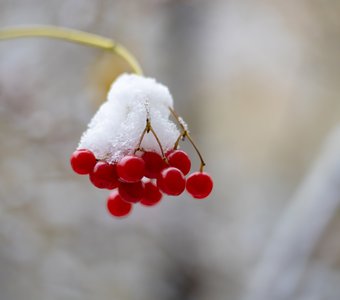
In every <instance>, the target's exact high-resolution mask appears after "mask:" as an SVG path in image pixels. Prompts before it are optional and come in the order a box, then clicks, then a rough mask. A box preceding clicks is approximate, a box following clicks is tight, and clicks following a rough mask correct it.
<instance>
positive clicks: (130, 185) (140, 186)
mask: <svg viewBox="0 0 340 300" xmlns="http://www.w3.org/2000/svg"><path fill="white" fill-rule="evenodd" d="M135 152H137V151H135ZM141 153H142V154H141V155H140V156H138V155H136V154H132V155H127V156H125V157H123V158H122V159H121V160H120V161H118V162H116V163H113V164H110V163H108V162H106V161H103V160H98V159H96V157H95V155H94V154H93V153H92V152H91V151H90V150H86V149H79V150H76V151H75V152H74V153H73V154H72V155H71V159H70V162H71V166H72V169H73V170H74V172H76V173H77V174H81V175H84V174H87V175H89V178H90V181H91V183H92V184H93V185H94V186H95V187H97V188H100V189H108V190H112V192H111V193H110V195H109V197H108V200H107V208H108V211H109V212H110V213H111V214H112V215H113V216H115V217H124V216H126V215H128V214H129V213H130V212H131V210H132V206H133V204H135V203H138V202H139V203H141V204H142V205H144V206H153V205H155V204H157V203H159V202H160V201H161V199H162V196H163V194H166V195H170V196H178V195H180V194H182V193H183V192H184V190H185V189H186V190H187V192H188V193H189V194H190V195H191V196H192V197H194V198H196V199H203V198H206V197H207V196H208V195H209V194H210V192H211V190H212V187H213V181H212V179H211V177H210V175H208V174H207V173H205V172H203V171H202V170H201V171H199V172H194V173H192V174H190V175H189V176H188V177H187V178H186V177H185V176H186V175H188V173H189V172H190V168H191V161H190V158H189V156H188V155H187V153H185V152H184V151H182V150H177V149H173V150H171V151H168V152H167V153H166V154H165V155H164V157H162V156H161V155H159V154H158V153H156V152H151V151H142V152H141Z"/></svg>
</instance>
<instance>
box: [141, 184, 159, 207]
mask: <svg viewBox="0 0 340 300" xmlns="http://www.w3.org/2000/svg"><path fill="white" fill-rule="evenodd" d="M162 196H163V195H162V193H161V192H160V190H159V188H158V187H157V186H156V185H155V184H153V183H152V182H151V181H149V182H146V183H145V184H144V197H143V198H142V200H141V201H140V203H141V204H143V205H145V206H153V205H155V204H157V203H158V202H159V201H161V199H162Z"/></svg>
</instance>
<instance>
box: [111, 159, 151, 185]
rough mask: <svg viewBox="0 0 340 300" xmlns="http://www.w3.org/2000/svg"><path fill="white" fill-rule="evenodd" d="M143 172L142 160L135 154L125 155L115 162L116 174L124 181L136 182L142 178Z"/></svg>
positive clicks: (143, 163) (143, 164)
mask: <svg viewBox="0 0 340 300" xmlns="http://www.w3.org/2000/svg"><path fill="white" fill-rule="evenodd" d="M144 172H145V162H144V160H143V159H142V158H140V157H138V156H135V155H127V156H125V157H123V158H122V159H121V160H120V161H119V162H118V164H117V173H118V176H119V178H120V179H121V180H122V181H124V182H137V181H139V180H141V179H142V178H143V176H144Z"/></svg>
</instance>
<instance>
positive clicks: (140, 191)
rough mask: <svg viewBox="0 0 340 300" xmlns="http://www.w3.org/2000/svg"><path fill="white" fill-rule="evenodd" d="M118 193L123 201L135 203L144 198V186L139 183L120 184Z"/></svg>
mask: <svg viewBox="0 0 340 300" xmlns="http://www.w3.org/2000/svg"><path fill="white" fill-rule="evenodd" d="M118 191H119V195H120V196H121V197H122V199H123V200H125V201H126V202H130V203H136V202H139V201H140V200H141V199H142V198H143V196H144V184H143V182H141V181H138V182H133V183H127V182H120V184H119V187H118Z"/></svg>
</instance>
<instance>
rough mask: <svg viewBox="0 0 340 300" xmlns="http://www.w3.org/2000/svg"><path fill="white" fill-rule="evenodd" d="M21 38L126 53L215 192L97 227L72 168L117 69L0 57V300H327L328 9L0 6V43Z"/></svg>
mask: <svg viewBox="0 0 340 300" xmlns="http://www.w3.org/2000/svg"><path fill="white" fill-rule="evenodd" d="M20 24H49V25H57V26H66V27H72V28H75V29H80V30H85V31H89V32H92V33H97V34H100V35H103V36H107V37H109V38H113V39H116V40H117V41H119V42H121V43H122V44H124V45H125V46H126V47H127V48H128V49H130V50H131V51H132V52H133V53H134V54H135V55H136V57H137V58H138V59H139V61H140V62H141V64H142V66H143V69H144V71H145V73H146V74H147V75H148V76H151V77H155V78H157V80H158V81H160V82H162V83H164V84H165V85H167V86H168V87H169V88H170V91H171V92H172V94H173V96H174V99H175V107H176V109H177V111H178V112H180V114H181V115H182V116H183V117H184V119H185V120H186V121H187V122H188V123H189V125H190V129H191V132H192V136H193V137H194V139H195V140H196V142H197V144H198V145H199V146H200V149H201V151H202V153H203V154H204V156H205V159H206V161H207V167H206V170H207V171H208V172H209V173H211V174H212V176H213V178H214V182H215V189H214V191H213V194H212V196H211V197H210V198H209V199H207V200H203V201H197V200H193V199H192V198H190V197H188V196H186V195H184V196H183V197H178V198H170V197H169V198H165V199H164V201H163V202H162V203H160V204H159V205H158V206H156V207H154V208H145V207H141V206H140V207H136V209H135V210H134V211H133V213H132V214H131V215H130V216H129V217H128V218H126V219H124V220H117V219H114V218H112V217H110V216H109V215H108V213H107V212H106V207H105V205H106V197H107V192H102V191H99V190H98V189H95V188H94V187H92V186H91V185H90V184H89V183H88V180H87V179H86V178H85V177H81V176H76V175H74V174H73V173H72V171H71V169H70V166H69V156H70V154H71V153H72V152H73V151H74V149H75V148H76V147H77V144H78V141H79V138H80V136H81V134H82V132H83V131H84V130H85V128H86V125H87V123H88V122H89V120H90V119H91V117H92V115H93V114H94V113H95V111H96V109H97V108H98V106H99V105H100V103H101V102H102V101H103V100H105V94H106V92H107V90H108V88H109V85H110V84H111V82H112V81H113V80H114V79H115V77H116V76H117V75H119V74H120V73H122V72H124V71H129V67H128V66H127V65H126V64H125V63H124V62H123V61H122V60H121V59H120V58H117V57H116V56H115V55H112V54H109V53H105V52H103V51H101V50H98V49H93V48H88V47H84V46H80V45H75V44H70V43H67V42H63V41H55V40H47V39H24V40H23V39H21V40H12V41H1V42H0V139H1V142H0V299H1V300H31V299H32V300H33V299H34V300H36V299H44V300H64V299H65V300H76V299H82V300H87V299H98V300H106V299H117V300H120V299H122V300H124V299H138V300H150V299H157V300H159V299H162V300H163V299H164V300H173V299H176V300H181V299H183V300H184V299H195V300H203V299H204V300H206V299H209V300H220V299H221V300H222V299H228V300H229V299H231V300H239V299H240V300H281V299H282V300H284V299H285V300H288V299H294V300H319V299H327V300H333V299H334V300H338V299H339V297H340V234H339V232H340V214H339V209H338V207H339V202H340V129H339V128H340V127H339V120H340V101H339V92H340V57H339V53H340V2H339V1H332V0H325V1H316V0H314V1H308V0H302V1H293V0H286V1H270V0H264V1H260V0H253V1H250V0H249V1H246V0H245V1H243V0H242V1H240V0H212V1H203V0H196V1H194V0H192V1H190V0H187V1H184V0H182V1H180V0H143V1H124V0H115V1H109V0H96V1H94V0H67V1H66V0H58V1H53V0H0V27H3V26H11V25H20ZM183 148H184V149H186V150H187V151H189V152H190V153H191V154H192V157H195V155H194V152H193V151H192V150H191V148H190V146H189V145H187V144H184V145H183ZM194 161H195V163H194V167H195V168H197V166H198V161H197V160H195V159H194Z"/></svg>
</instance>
